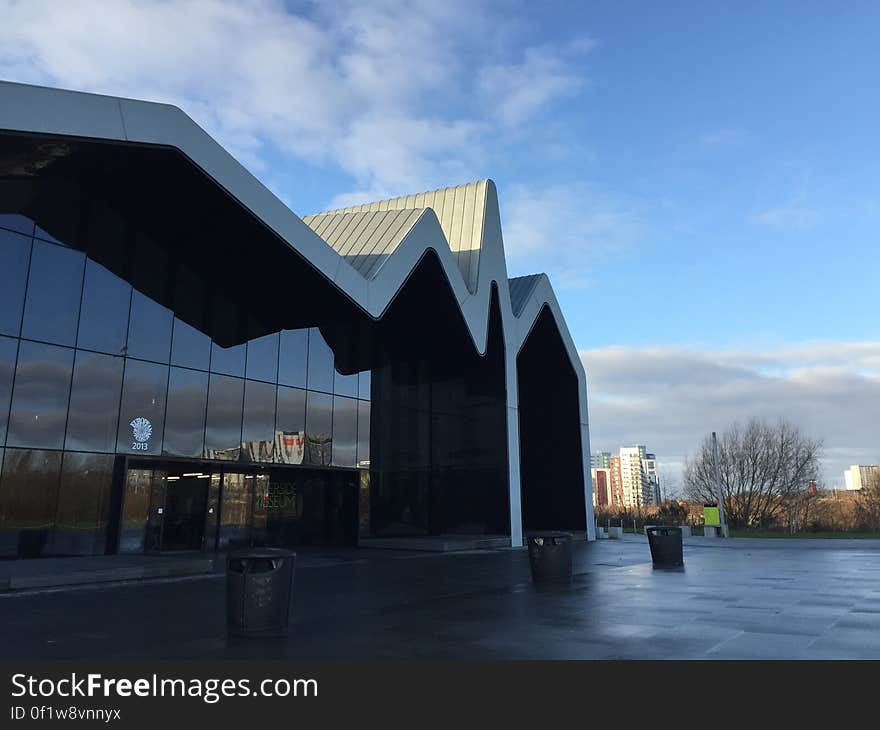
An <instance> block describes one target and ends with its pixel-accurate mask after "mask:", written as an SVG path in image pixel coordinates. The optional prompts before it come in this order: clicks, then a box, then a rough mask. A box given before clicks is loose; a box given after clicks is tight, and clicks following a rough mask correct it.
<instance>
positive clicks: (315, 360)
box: [308, 327, 333, 393]
mask: <svg viewBox="0 0 880 730" xmlns="http://www.w3.org/2000/svg"><path fill="white" fill-rule="evenodd" d="M308 388H309V390H320V391H323V392H324V393H332V392H333V350H331V349H330V345H328V344H327V343H326V342H325V341H324V337H323V336H322V335H321V331H320V330H319V329H318V328H317V327H312V328H311V329H309V382H308Z"/></svg>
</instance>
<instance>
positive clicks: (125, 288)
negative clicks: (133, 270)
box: [76, 259, 131, 355]
mask: <svg viewBox="0 0 880 730" xmlns="http://www.w3.org/2000/svg"><path fill="white" fill-rule="evenodd" d="M130 304H131V285H130V284H128V282H126V281H123V280H122V279H120V278H119V277H118V276H116V275H115V274H112V273H111V272H109V271H107V269H105V268H104V267H103V266H101V265H100V264H96V263H95V262H94V261H92V260H91V259H87V260H86V278H85V284H84V286H83V297H82V314H81V315H80V318H79V333H78V334H77V339H76V341H77V346H78V347H84V348H86V349H87V350H98V351H99V352H109V353H110V354H111V355H121V354H122V352H123V348H124V347H125V340H126V337H127V335H128V308H129V306H130Z"/></svg>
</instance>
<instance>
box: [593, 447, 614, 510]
mask: <svg viewBox="0 0 880 730" xmlns="http://www.w3.org/2000/svg"><path fill="white" fill-rule="evenodd" d="M609 457H610V454H609ZM609 463H610V459H609ZM590 473H591V474H592V476H593V507H609V506H611V469H610V468H605V469H603V468H598V469H597V468H591V469H590Z"/></svg>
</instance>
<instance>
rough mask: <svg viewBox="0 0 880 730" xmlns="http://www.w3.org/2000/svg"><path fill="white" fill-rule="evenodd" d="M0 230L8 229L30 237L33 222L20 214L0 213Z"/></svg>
mask: <svg viewBox="0 0 880 730" xmlns="http://www.w3.org/2000/svg"><path fill="white" fill-rule="evenodd" d="M0 228H9V229H11V230H13V231H18V232H19V233H24V234H25V235H28V236H30V235H32V234H33V232H34V222H33V221H32V220H31V219H30V218H28V217H27V216H24V215H21V214H20V213H0Z"/></svg>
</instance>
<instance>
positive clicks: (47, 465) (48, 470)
mask: <svg viewBox="0 0 880 730" xmlns="http://www.w3.org/2000/svg"><path fill="white" fill-rule="evenodd" d="M61 453H62V452H60V451H32V450H30V449H6V454H5V456H4V459H3V480H2V482H0V526H2V527H0V552H2V553H3V554H5V555H18V557H21V558H36V557H39V556H41V555H44V554H45V553H46V552H47V547H48V542H49V535H50V534H51V530H52V526H53V525H54V523H55V511H56V509H55V508H56V505H57V501H58V479H59V476H60V474H61Z"/></svg>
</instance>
